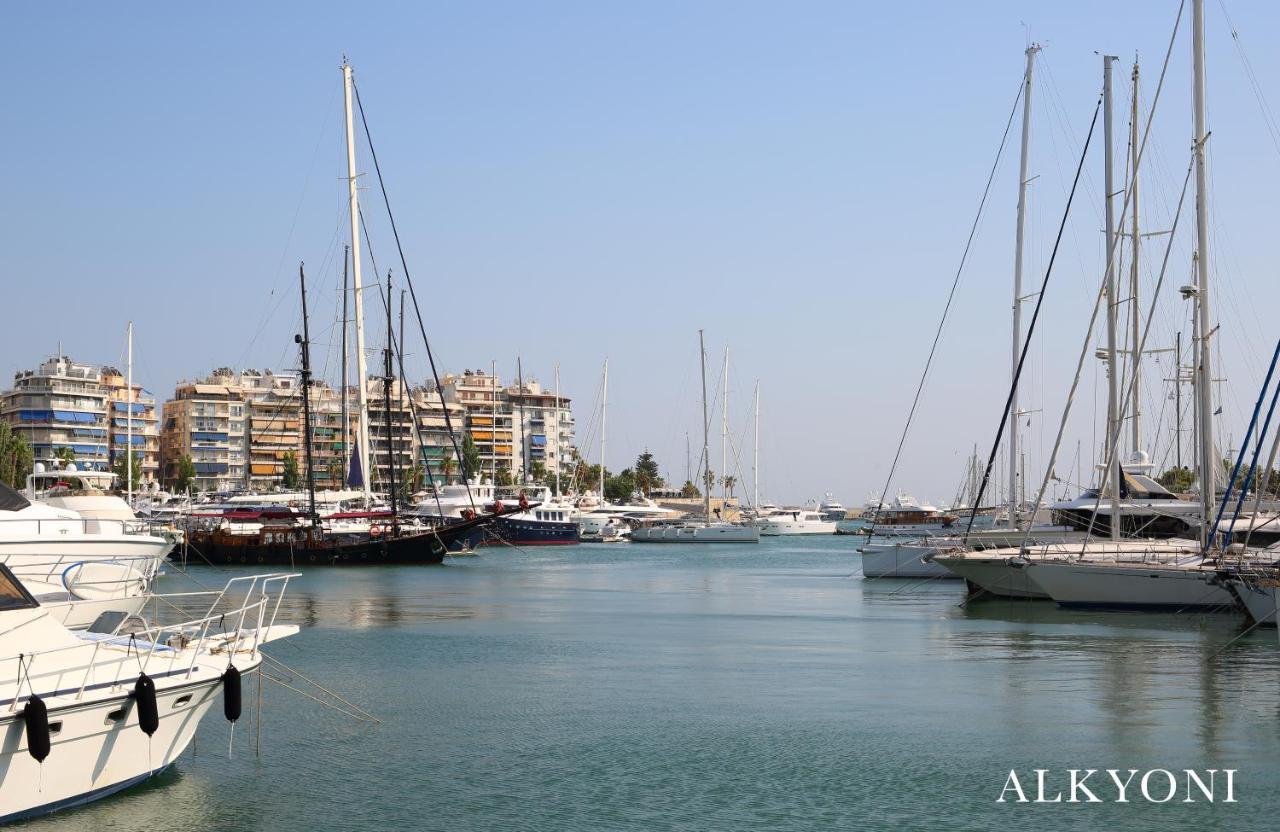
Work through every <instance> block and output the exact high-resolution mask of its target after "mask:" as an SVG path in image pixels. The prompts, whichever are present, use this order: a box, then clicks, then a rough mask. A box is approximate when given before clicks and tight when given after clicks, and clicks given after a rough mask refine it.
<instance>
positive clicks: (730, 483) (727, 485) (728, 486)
mask: <svg viewBox="0 0 1280 832" xmlns="http://www.w3.org/2000/svg"><path fill="white" fill-rule="evenodd" d="M737 484H738V478H737V477H732V476H726V477H725V478H724V490H725V492H726V493H727V494H728V495H729V496H730V497H732V496H733V487H734V486H735V485H737Z"/></svg>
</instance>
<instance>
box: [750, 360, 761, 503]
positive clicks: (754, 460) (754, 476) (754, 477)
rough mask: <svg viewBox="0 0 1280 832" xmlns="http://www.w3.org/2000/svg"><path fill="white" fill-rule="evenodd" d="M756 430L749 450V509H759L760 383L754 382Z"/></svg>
mask: <svg viewBox="0 0 1280 832" xmlns="http://www.w3.org/2000/svg"><path fill="white" fill-rule="evenodd" d="M755 411H756V419H755V422H756V428H755V439H754V440H753V441H754V447H753V448H752V450H751V507H752V508H753V509H759V508H760V382H759V380H757V381H756V395H755Z"/></svg>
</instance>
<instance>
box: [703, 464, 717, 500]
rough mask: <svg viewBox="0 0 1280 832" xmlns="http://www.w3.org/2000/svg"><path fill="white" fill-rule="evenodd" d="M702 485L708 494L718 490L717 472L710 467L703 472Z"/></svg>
mask: <svg viewBox="0 0 1280 832" xmlns="http://www.w3.org/2000/svg"><path fill="white" fill-rule="evenodd" d="M702 487H703V488H705V489H706V491H707V493H708V494H711V493H714V492H715V490H716V472H715V471H712V470H711V469H710V468H708V469H707V470H705V471H703V472H702Z"/></svg>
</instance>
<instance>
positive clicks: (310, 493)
mask: <svg viewBox="0 0 1280 832" xmlns="http://www.w3.org/2000/svg"><path fill="white" fill-rule="evenodd" d="M298 284H299V285H300V286H301V287H302V334H301V335H295V336H294V337H293V340H294V341H295V342H296V343H297V344H298V345H299V347H301V350H302V448H303V453H304V454H305V455H306V462H307V507H308V508H309V509H310V514H309V517H310V518H311V522H312V523H315V522H316V519H317V515H316V467H315V465H314V464H312V459H311V327H310V324H309V323H308V322H307V321H308V319H307V276H306V274H305V273H304V272H303V269H302V264H301V263H299V264H298Z"/></svg>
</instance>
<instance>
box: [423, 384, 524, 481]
mask: <svg viewBox="0 0 1280 832" xmlns="http://www.w3.org/2000/svg"><path fill="white" fill-rule="evenodd" d="M440 404H441V405H443V404H444V399H441V400H440ZM489 413H490V418H491V419H492V421H491V422H490V424H491V425H492V426H493V433H491V434H490V435H489V450H490V452H491V453H490V455H491V456H492V457H493V474H492V476H490V478H489V485H492V486H495V487H496V486H497V485H498V362H497V360H496V359H490V360H489ZM507 441H512V437H508V438H507ZM507 448H508V450H510V446H509V445H508V446H507ZM494 493H495V494H496V493H497V492H494Z"/></svg>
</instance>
